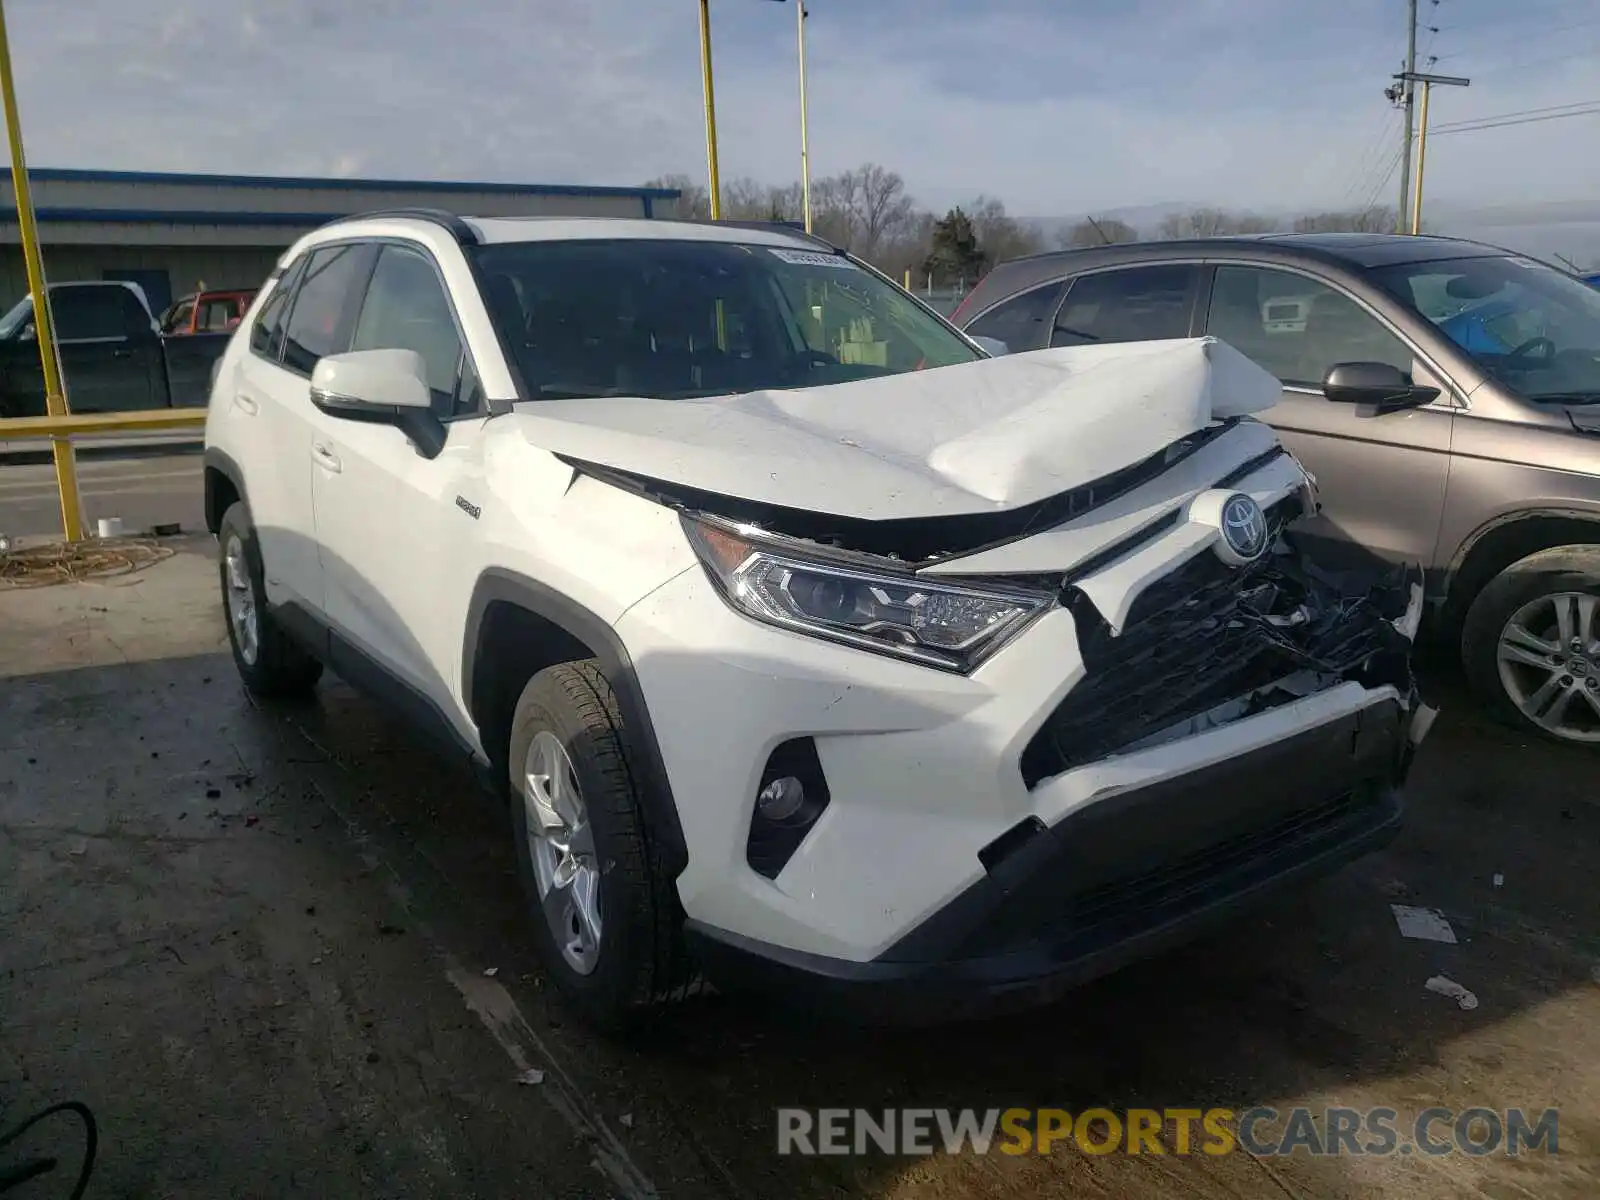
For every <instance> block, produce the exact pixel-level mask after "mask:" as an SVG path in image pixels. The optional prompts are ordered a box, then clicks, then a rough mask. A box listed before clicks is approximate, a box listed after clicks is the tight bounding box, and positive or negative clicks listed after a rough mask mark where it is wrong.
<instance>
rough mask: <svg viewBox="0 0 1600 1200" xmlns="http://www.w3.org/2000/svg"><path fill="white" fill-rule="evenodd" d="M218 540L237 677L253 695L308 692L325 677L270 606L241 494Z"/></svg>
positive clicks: (258, 549) (224, 517)
mask: <svg viewBox="0 0 1600 1200" xmlns="http://www.w3.org/2000/svg"><path fill="white" fill-rule="evenodd" d="M217 545H218V547H219V549H220V551H221V553H220V554H219V556H218V572H219V576H220V578H221V581H222V611H223V615H224V616H225V617H226V618H227V623H228V644H229V645H231V646H232V647H233V665H234V666H235V667H237V668H238V671H239V678H240V679H242V680H243V681H244V686H245V688H246V689H248V690H249V691H250V693H251V694H252V695H256V696H261V697H263V698H274V699H276V698H283V697H291V696H304V695H305V694H306V693H308V692H310V691H311V689H312V688H314V687H315V686H316V684H317V680H318V679H320V678H321V677H322V664H321V663H320V662H318V661H317V660H316V659H315V658H312V657H311V655H309V654H307V653H306V652H305V651H304V650H302V649H301V648H300V647H299V646H298V645H296V644H295V643H294V642H292V641H290V640H289V636H288V635H287V634H286V633H284V631H283V630H282V629H281V628H279V626H278V623H277V622H276V621H274V620H273V619H272V614H271V613H270V612H268V611H267V603H266V596H267V593H266V585H265V583H264V576H263V574H262V570H261V547H260V545H259V544H258V543H257V541H256V531H255V526H254V525H252V524H251V522H250V510H249V509H248V508H246V507H245V505H244V502H243V501H242V500H240V501H236V502H235V503H233V504H231V505H229V506H228V511H227V512H225V513H223V514H222V521H221V523H220V524H219V525H218V526H217Z"/></svg>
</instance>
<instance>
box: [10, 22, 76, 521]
mask: <svg viewBox="0 0 1600 1200" xmlns="http://www.w3.org/2000/svg"><path fill="white" fill-rule="evenodd" d="M0 100H3V101H4V104H5V117H6V140H7V141H9V142H10V144H11V187H12V191H13V192H15V194H16V201H17V229H18V231H19V232H20V233H21V235H22V258H23V262H24V263H25V264H26V265H27V271H28V290H29V291H30V292H31V293H32V295H33V328H34V332H35V335H36V337H37V339H38V342H39V362H40V365H41V366H42V367H43V368H44V397H45V401H44V402H45V411H46V412H48V413H49V414H50V416H52V417H65V416H66V415H67V398H66V394H65V392H64V390H63V388H62V386H61V363H60V361H59V360H58V359H57V358H56V341H55V330H54V328H53V326H52V324H51V321H50V294H49V292H47V291H46V290H45V287H46V285H45V278H44V258H43V256H42V255H41V254H40V252H39V228H38V226H37V225H36V224H35V222H34V219H33V195H32V193H31V192H30V191H29V190H28V163H27V159H26V158H24V156H23V153H22V122H21V119H20V118H19V117H18V115H17V89H16V82H15V80H14V79H13V78H12V73H11V43H10V40H9V39H8V38H7V36H6V20H5V3H4V0H0ZM50 450H51V453H52V455H53V456H54V458H55V465H56V485H57V487H58V488H59V490H60V492H61V525H62V530H63V532H64V533H65V535H66V539H67V541H69V542H78V541H82V540H83V511H82V508H81V506H80V505H79V501H78V464H77V460H76V458H75V457H74V455H73V450H72V438H71V437H70V436H68V435H65V434H60V433H53V434H51V435H50Z"/></svg>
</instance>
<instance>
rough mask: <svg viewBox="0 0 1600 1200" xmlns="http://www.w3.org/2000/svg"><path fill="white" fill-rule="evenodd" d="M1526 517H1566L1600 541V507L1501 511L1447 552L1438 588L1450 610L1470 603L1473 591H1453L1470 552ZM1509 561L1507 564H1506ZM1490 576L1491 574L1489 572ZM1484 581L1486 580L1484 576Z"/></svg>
mask: <svg viewBox="0 0 1600 1200" xmlns="http://www.w3.org/2000/svg"><path fill="white" fill-rule="evenodd" d="M1530 521H1570V522H1572V523H1574V524H1578V525H1588V526H1592V527H1593V528H1594V531H1595V541H1596V542H1600V510H1596V509H1592V508H1527V509H1519V510H1518V511H1516V512H1509V513H1502V514H1501V515H1500V516H1497V517H1492V518H1490V519H1489V520H1487V521H1485V522H1484V523H1483V524H1482V525H1479V526H1478V527H1477V528H1476V529H1474V530H1473V531H1472V532H1471V533H1470V534H1468V535H1467V536H1466V537H1465V538H1463V539H1462V540H1461V544H1460V545H1459V546H1457V547H1456V550H1455V553H1454V554H1452V555H1451V556H1450V562H1449V565H1448V566H1446V567H1445V568H1444V569H1443V571H1442V572H1441V574H1442V579H1441V580H1440V591H1441V592H1442V593H1443V595H1444V603H1445V606H1446V608H1448V609H1450V610H1451V611H1457V610H1461V609H1464V608H1465V606H1466V605H1467V604H1470V603H1471V602H1472V599H1473V595H1475V594H1476V593H1474V594H1473V595H1463V594H1461V593H1460V592H1459V591H1457V588H1456V584H1457V582H1458V581H1459V580H1460V579H1461V576H1462V573H1463V572H1464V570H1465V569H1466V566H1467V564H1468V563H1469V562H1471V561H1472V556H1473V554H1474V553H1476V552H1477V550H1478V549H1479V548H1480V547H1481V546H1482V545H1483V544H1484V543H1485V541H1487V540H1488V539H1489V538H1491V537H1494V536H1495V535H1496V534H1499V533H1500V532H1502V531H1503V530H1506V529H1511V528H1514V527H1515V526H1517V525H1522V524H1525V523H1527V522H1530ZM1562 544H1566V543H1561V542H1555V543H1552V544H1551V545H1549V546H1545V547H1544V549H1546V550H1549V549H1554V548H1555V546H1557V545H1562ZM1538 552H1539V551H1537V550H1530V551H1528V553H1530V554H1537V553H1538ZM1507 565H1509V564H1507ZM1490 578H1493V576H1492V575H1491V576H1490ZM1484 582H1487V580H1485V581H1484Z"/></svg>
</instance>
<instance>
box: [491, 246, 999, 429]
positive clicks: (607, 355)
mask: <svg viewBox="0 0 1600 1200" xmlns="http://www.w3.org/2000/svg"><path fill="white" fill-rule="evenodd" d="M473 254H474V255H475V258H476V263H477V266H478V268H479V270H480V272H481V274H482V278H483V280H484V288H485V293H486V298H487V300H488V305H489V312H490V316H491V318H492V319H493V320H494V322H495V324H496V326H497V327H498V328H499V330H500V332H501V334H502V336H503V337H504V338H505V341H506V343H507V345H508V346H509V348H510V349H511V352H512V353H513V354H514V355H515V357H516V359H517V362H518V365H519V366H520V367H521V370H522V377H523V379H524V380H525V381H526V384H527V387H528V390H529V398H530V399H560V398H567V397H575V396H655V397H663V398H684V397H690V396H715V395H723V394H729V393H735V392H752V391H762V390H765V389H769V388H801V387H815V386H817V385H819V384H827V383H844V382H849V381H851V380H856V379H867V378H871V377H873V376H878V375H895V374H899V373H901V372H904V371H919V370H923V369H925V368H931V367H944V366H950V365H952V364H955V363H963V362H972V361H973V360H975V359H979V358H982V357H983V355H982V354H981V353H980V352H979V351H977V350H975V349H973V348H972V346H970V345H969V344H968V343H967V342H966V341H965V339H963V338H962V337H961V336H960V335H959V334H957V333H956V332H955V331H954V330H953V329H951V328H950V327H949V326H947V325H945V324H944V323H943V322H941V321H940V320H939V319H938V318H936V317H934V316H932V315H931V314H929V313H928V312H926V311H925V310H923V309H922V308H921V307H920V306H919V305H917V304H916V303H915V302H914V301H913V300H912V299H911V298H910V297H909V296H907V295H906V294H905V293H904V292H902V291H901V290H900V289H899V288H897V287H895V286H894V285H893V284H891V283H887V282H885V281H884V280H883V279H881V278H879V277H878V276H876V275H874V274H872V273H871V272H869V271H866V270H864V269H862V268H861V267H859V266H858V265H856V264H855V263H853V262H851V261H850V260H849V259H848V258H846V257H844V256H843V255H839V254H831V253H827V252H824V251H816V250H800V249H795V248H791V247H782V246H778V247H774V246H758V245H744V244H737V243H731V242H712V241H687V240H676V241H654V240H630V239H616V240H607V241H548V242H516V243H506V244H500V245H489V246H482V247H478V248H476V249H475V250H474V251H473Z"/></svg>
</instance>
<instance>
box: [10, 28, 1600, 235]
mask: <svg viewBox="0 0 1600 1200" xmlns="http://www.w3.org/2000/svg"><path fill="white" fill-rule="evenodd" d="M791 2H792V0H791ZM1555 2H1556V4H1557V5H1558V6H1559V5H1560V4H1562V3H1563V0H1555ZM1400 7H1401V6H1398V5H1395V4H1392V3H1388V2H1386V0H1344V2H1343V3H1342V4H1339V5H1309V4H1284V3H1282V2H1281V0H1188V2H1186V3H1183V4H1179V3H1176V2H1174V0H1132V2H1128V3H1123V4H1119V5H1115V6H1111V5H1106V6H1092V5H1064V4H1060V3H1058V2H1056V0H990V2H989V3H987V4H984V5H975V4H972V3H970V0H969V2H965V3H957V2H956V0H872V3H870V4H865V3H862V2H861V0H810V9H811V13H812V17H811V20H810V21H809V22H808V28H809V31H810V65H811V81H810V82H811V97H812V108H811V116H812V148H813V165H814V169H815V170H816V171H817V172H818V173H819V174H822V173H828V172H832V171H836V170H840V169H843V168H845V167H848V166H853V165H855V164H857V163H860V162H863V161H866V160H874V161H878V162H882V163H884V164H887V165H889V166H892V167H894V168H895V169H897V170H899V171H900V172H901V173H902V174H903V175H905V177H906V179H907V180H908V182H909V184H910V185H911V187H912V190H913V191H914V192H915V193H916V194H917V196H918V197H919V198H920V199H921V200H923V201H924V202H925V203H929V204H945V203H950V202H954V201H957V200H960V199H963V198H966V197H970V196H972V195H975V194H977V193H979V192H984V193H988V194H991V195H999V196H1001V197H1003V198H1004V199H1005V200H1006V202H1007V204H1008V205H1009V206H1010V208H1011V209H1012V210H1013V211H1017V212H1025V213H1032V214H1039V215H1046V214H1053V213H1072V212H1079V211H1083V210H1086V209H1094V210H1098V209H1104V208H1111V207H1117V206H1127V205H1142V204H1152V203H1162V202H1195V203H1201V202H1209V203H1217V204H1225V205H1231V206H1240V207H1256V208H1261V209H1280V208H1305V207H1331V206H1335V205H1347V204H1358V203H1364V202H1366V201H1368V200H1369V199H1371V200H1376V201H1378V202H1388V203H1392V202H1393V199H1394V195H1395V193H1396V192H1397V189H1398V185H1397V183H1396V182H1395V176H1394V174H1393V171H1392V169H1389V174H1388V178H1387V179H1386V178H1385V171H1386V169H1387V168H1389V164H1390V162H1391V160H1392V159H1393V157H1394V151H1395V149H1396V148H1397V147H1398V120H1397V118H1396V117H1395V115H1394V113H1393V110H1392V109H1391V107H1390V106H1389V104H1388V103H1387V101H1386V100H1385V99H1384V98H1383V94H1382V92H1383V88H1384V87H1385V86H1386V85H1387V84H1388V82H1389V76H1390V74H1391V73H1392V72H1393V71H1394V70H1396V69H1397V68H1398V65H1399V56H1400V53H1401V51H1402V49H1403V41H1402V39H1403V33H1404V30H1403V25H1402V22H1403V18H1402V17H1401V16H1400V15H1399V9H1400ZM1428 8H1429V6H1427V5H1424V9H1425V11H1426V10H1427V9H1428ZM7 9H8V14H9V16H10V19H11V25H12V29H11V34H12V45H13V51H14V53H15V56H16V63H17V69H18V77H19V88H20V91H21V102H22V106H23V115H24V121H25V132H26V135H27V140H28V147H29V156H30V159H31V161H33V162H35V163H37V164H39V165H57V166H82V167H119V168H133V169H146V170H198V171H219V172H242V173H305V174H347V173H348V172H349V171H350V170H352V169H356V168H357V167H358V168H359V170H360V171H361V172H363V173H365V174H371V175H383V176H396V177H416V178H468V179H503V180H518V181H534V182H571V183H637V182H639V181H641V180H643V179H645V178H647V177H650V176H652V175H657V174H662V173H667V172H672V171H686V172H689V173H692V174H697V175H698V174H700V173H703V171H704V161H705V160H704V153H705V151H704V131H703V125H702V120H701V95H700V69H699V42H698V32H697V28H696V22H695V6H694V4H693V3H692V2H691V0H670V2H664V0H453V3H451V4H448V5H443V4H437V3H433V2H431V0H235V3H234V4H232V5H227V4H223V5H218V4H214V3H197V2H186V0H170V2H169V3H167V4H164V5H161V6H159V7H158V8H155V9H152V8H151V7H150V6H148V5H136V4H129V3H127V0H11V3H10V4H8V6H7ZM713 10H714V24H715V53H716V65H717V85H718V94H717V99H718V114H719V118H720V120H719V126H720V130H721V134H722V152H723V161H722V166H723V174H724V176H725V177H730V178H731V177H733V176H738V175H753V176H756V177H759V178H763V179H769V180H774V181H777V180H785V179H790V178H793V177H794V176H795V175H797V174H798V157H799V156H798V135H797V123H798V120H797V118H798V103H797V97H796V91H797V89H796V86H795V53H794V50H795V48H794V23H793V15H792V14H793V9H792V8H790V7H789V5H788V4H785V5H782V6H781V7H780V5H778V4H773V3H764V2H762V0H716V3H714V4H713ZM1083 10H1094V11H1087V12H1086V11H1083ZM1435 11H1436V12H1438V13H1443V14H1444V15H1443V16H1439V17H1436V18H1432V19H1433V22H1434V23H1436V24H1440V25H1441V27H1442V28H1441V32H1440V33H1439V34H1437V35H1431V34H1427V33H1425V34H1424V44H1425V46H1426V47H1427V49H1428V51H1429V52H1430V53H1434V54H1438V55H1439V56H1440V62H1439V63H1438V66H1437V69H1438V70H1441V71H1450V72H1452V73H1461V74H1470V75H1474V83H1473V86H1472V87H1471V88H1469V89H1466V90H1462V89H1450V90H1449V91H1445V90H1443V89H1441V90H1440V91H1438V92H1436V93H1435V104H1434V112H1435V119H1436V120H1437V121H1439V122H1448V121H1457V120H1463V119H1466V118H1470V117H1476V116H1485V115H1492V114H1498V113H1504V112H1515V111H1524V110H1528V109H1534V108H1540V107H1544V106H1547V105H1555V104H1564V103H1571V102H1573V101H1577V100H1583V99H1588V98H1591V97H1593V96H1594V85H1593V84H1594V80H1595V79H1596V78H1600V20H1596V21H1588V20H1587V16H1586V14H1587V13H1588V11H1589V10H1588V8H1587V7H1586V5H1585V4H1583V3H1581V2H1576V0H1574V2H1572V3H1567V4H1566V8H1564V9H1563V8H1560V7H1557V8H1555V9H1541V10H1540V12H1541V13H1546V12H1547V11H1548V12H1553V13H1554V14H1555V15H1556V16H1561V15H1562V14H1563V13H1564V14H1565V21H1564V22H1562V21H1557V20H1555V17H1551V18H1550V19H1549V20H1544V19H1543V18H1542V17H1541V18H1540V19H1537V20H1536V19H1534V18H1533V17H1532V16H1531V15H1529V14H1526V13H1522V12H1521V11H1518V12H1515V13H1512V12H1508V10H1505V9H1504V8H1503V7H1498V6H1496V5H1494V4H1493V3H1491V0H1445V3H1444V4H1443V5H1441V6H1439V8H1438V9H1436V10H1435ZM1563 24H1564V25H1567V26H1574V27H1572V28H1563V29H1559V30H1558V29H1557V26H1561V25H1563ZM1541 56H1542V58H1543V60H1544V61H1542V62H1540V61H1539V60H1540V59H1541ZM1525 63H1528V64H1531V65H1526V66H1524V65H1519V64H1525ZM1596 122H1600V117H1579V118H1574V119H1572V120H1564V121H1549V122H1543V123H1535V124H1528V125H1520V126H1512V127H1507V128H1502V129H1494V130H1487V131H1483V132H1477V133H1462V134H1456V135H1451V136H1449V137H1445V136H1441V137H1439V138H1438V139H1437V140H1435V141H1434V143H1433V144H1432V145H1431V146H1430V151H1429V162H1428V176H1427V179H1428V187H1429V195H1430V197H1437V198H1439V199H1441V200H1446V201H1448V200H1455V201H1461V202H1466V201H1472V202H1479V203H1512V202H1518V201H1525V200H1528V199H1530V198H1542V199H1564V198H1577V197H1583V196H1587V195H1593V194H1594V193H1595V191H1596V190H1597V189H1600V155H1594V154H1591V153H1587V151H1586V147H1592V146H1593V145H1594V140H1595V137H1596V132H1597V131H1596Z"/></svg>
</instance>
